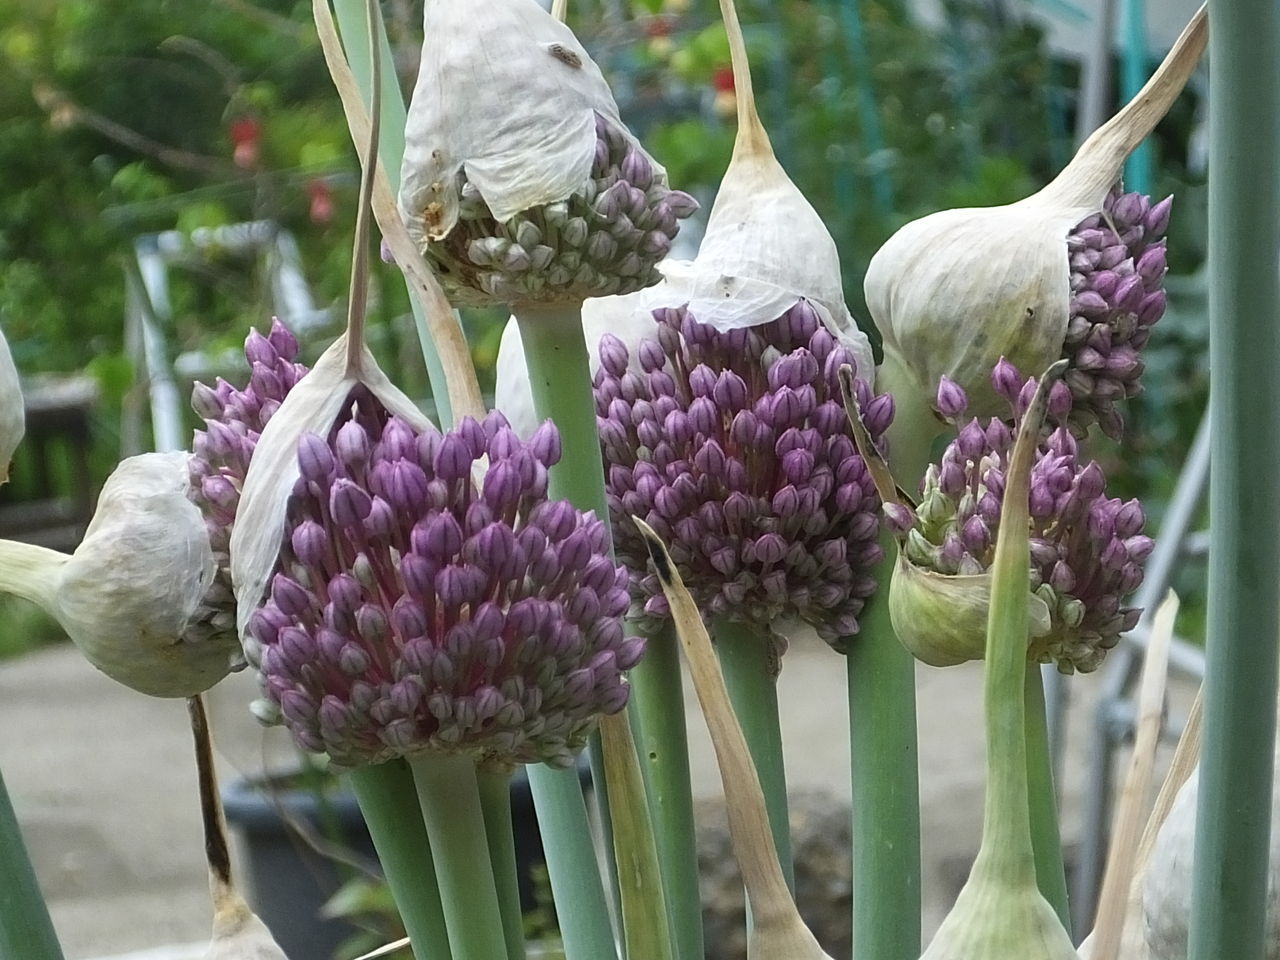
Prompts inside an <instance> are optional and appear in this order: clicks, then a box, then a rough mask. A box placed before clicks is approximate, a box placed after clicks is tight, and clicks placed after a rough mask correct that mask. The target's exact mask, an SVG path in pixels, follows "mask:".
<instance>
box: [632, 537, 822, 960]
mask: <svg viewBox="0 0 1280 960" xmlns="http://www.w3.org/2000/svg"><path fill="white" fill-rule="evenodd" d="M635 524H636V526H637V528H638V529H639V531H640V535H641V537H642V538H643V541H644V544H645V546H646V548H647V549H648V551H649V557H650V560H651V561H652V563H653V569H654V572H655V575H656V576H657V578H658V580H659V581H660V582H661V584H662V589H663V591H664V593H665V596H666V598H667V602H668V603H669V604H670V605H671V611H672V619H673V621H674V622H675V627H676V632H677V634H678V635H679V637H680V645H681V647H682V648H683V650H684V653H685V657H686V659H687V660H688V661H689V670H690V675H691V676H692V678H693V684H694V689H695V691H696V692H697V695H698V702H699V703H700V704H701V705H702V713H703V716H704V717H705V718H706V721H707V726H708V728H709V729H710V731H711V742H712V745H713V746H714V748H715V752H716V760H717V762H718V763H719V766H720V779H721V782H722V783H723V785H724V793H725V801H726V805H727V807H728V813H729V831H730V834H731V835H732V838H733V851H734V856H735V857H736V858H737V860H738V866H739V868H740V869H741V870H742V882H743V885H744V886H745V887H746V890H747V902H748V904H749V905H750V907H751V914H752V917H753V926H752V930H751V934H750V938H749V940H748V942H747V958H748V960H780V958H785V960H831V957H830V956H829V955H828V954H827V953H826V952H825V951H824V950H823V949H822V947H821V946H820V945H819V943H818V941H817V939H815V937H814V936H813V933H812V932H811V931H810V930H809V928H808V927H806V926H805V923H804V921H803V920H802V919H801V917H800V912H799V911H798V910H797V909H796V905H795V901H794V900H793V899H792V898H791V893H790V891H789V890H788V889H787V883H786V879H785V878H784V876H783V874H782V868H781V867H780V866H779V864H778V851H777V849H776V847H775V846H774V842H773V835H772V833H771V832H770V827H769V817H768V813H767V812H766V810H765V801H764V792H763V790H762V789H761V786H760V778H759V776H758V775H757V773H756V768H755V765H754V764H753V763H752V760H751V754H750V752H749V751H748V749H747V742H746V739H745V737H744V736H743V733H742V727H741V726H740V724H739V722H738V718H737V717H736V716H735V715H734V712H733V704H732V703H731V701H730V699H729V691H728V689H727V688H726V686H725V681H724V675H723V674H722V673H721V670H720V664H719V661H718V660H717V658H716V653H715V649H714V648H713V647H712V645H711V637H710V636H709V635H708V634H707V628H706V626H705V625H704V624H703V622H702V615H701V614H700V613H699V612H698V608H697V606H696V605H695V603H694V601H693V597H692V596H691V595H690V594H689V591H688V590H687V589H685V586H684V583H683V581H682V580H681V578H680V572H679V570H677V569H676V566H675V564H674V563H673V562H672V560H671V556H670V554H669V553H668V552H667V549H666V547H665V546H664V545H663V543H662V540H661V539H660V538H659V537H658V535H657V533H655V532H654V530H653V528H652V527H650V526H649V525H648V524H646V523H645V522H644V521H643V520H640V519H636V520H635Z"/></svg>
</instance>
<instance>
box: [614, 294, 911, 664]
mask: <svg viewBox="0 0 1280 960" xmlns="http://www.w3.org/2000/svg"><path fill="white" fill-rule="evenodd" d="M654 319H655V320H656V321H657V331H656V333H657V335H656V337H653V338H650V339H646V340H643V341H642V342H641V343H640V345H639V347H638V348H637V349H636V351H635V354H636V356H638V358H639V362H640V367H641V370H640V372H638V373H637V372H635V371H634V370H632V369H630V365H631V363H632V352H631V351H629V350H628V348H627V346H626V345H625V344H623V343H622V341H620V340H618V339H617V338H616V337H612V336H609V335H606V336H605V337H604V338H603V339H602V340H601V343H600V369H599V371H598V372H597V374H596V378H595V394H596V412H597V415H598V423H599V428H600V439H601V444H602V446H603V449H604V456H605V463H606V473H607V489H608V495H609V507H610V513H611V515H612V518H613V531H614V546H615V549H616V551H617V555H618V558H619V559H620V560H622V562H623V563H625V564H626V565H627V567H629V568H630V569H632V570H635V571H644V570H646V569H647V568H646V566H645V557H646V556H647V552H646V547H645V545H644V542H643V539H642V538H641V537H640V536H639V534H638V533H637V532H636V530H635V527H634V525H633V524H632V523H631V522H630V520H629V518H630V517H632V516H636V517H641V518H643V519H644V520H645V521H646V522H647V523H648V524H649V525H650V526H651V527H652V528H653V529H654V530H655V531H657V532H658V535H659V536H660V537H662V538H663V539H664V540H665V541H666V542H667V543H668V544H669V548H670V553H671V556H672V558H673V559H674V560H675V562H676V564H677V565H678V567H679V570H680V574H681V576H682V578H683V579H684V581H685V583H686V585H687V586H688V588H689V590H690V591H691V593H692V594H693V596H694V598H695V599H696V600H697V601H698V606H699V608H700V609H701V610H702V611H703V612H704V614H707V615H708V616H724V617H728V618H731V619H738V620H745V621H748V622H751V623H754V624H756V625H758V626H760V627H762V628H766V629H769V628H775V627H780V626H781V625H782V624H783V623H785V622H786V621H794V620H803V621H805V622H807V623H810V624H812V625H813V626H814V628H815V629H816V630H817V631H818V633H819V634H820V635H821V636H822V637H823V638H824V639H826V640H827V641H828V642H830V643H833V644H835V643H838V642H839V641H840V640H841V638H844V637H848V636H851V635H853V634H854V633H856V632H857V629H858V622H857V618H858V613H859V612H860V611H861V609H862V607H863V604H864V603H865V600H866V598H867V597H868V596H870V595H871V594H872V593H873V592H874V590H875V586H876V585H875V581H874V580H873V579H872V578H871V576H870V573H869V571H870V570H871V568H872V567H873V566H874V564H875V563H876V562H877V561H878V560H879V559H880V558H881V555H882V554H881V550H880V546H879V543H878V540H877V538H878V535H879V523H878V521H877V516H876V514H877V511H878V509H879V500H878V498H877V496H876V493H875V486H874V483H873V481H872V479H871V476H870V475H869V473H868V471H867V469H866V465H865V464H864V462H863V460H862V458H861V457H860V456H859V455H858V453H857V451H856V449H855V448H854V444H853V440H852V438H851V436H850V433H849V428H848V422H847V420H846V419H845V417H844V412H843V410H842V408H841V405H840V401H839V399H838V398H839V389H840V387H839V382H838V379H837V371H838V370H839V368H840V367H841V365H844V364H855V363H857V362H858V360H857V357H856V356H855V354H854V352H853V351H852V350H851V349H850V348H849V347H848V346H846V345H844V344H843V343H840V342H839V341H838V340H837V339H836V338H835V337H833V336H832V335H831V334H830V333H829V332H828V331H827V330H826V328H825V327H824V326H823V325H822V323H821V322H820V320H819V318H818V315H817V312H816V311H815V310H814V309H812V308H811V307H810V306H809V304H808V303H807V302H806V301H801V302H800V303H799V304H797V305H795V306H793V307H792V308H791V309H790V310H788V311H787V312H786V313H785V314H784V315H783V316H782V317H781V318H779V319H777V320H775V321H773V322H772V323H766V324H763V325H760V326H754V327H750V328H745V329H735V330H730V331H728V332H727V333H721V332H719V331H717V330H716V329H714V328H713V327H710V326H706V325H703V324H700V323H698V321H697V320H695V319H694V317H693V315H692V313H690V312H689V311H685V310H679V309H676V310H659V311H655V313H654ZM859 384H860V387H859V389H860V391H861V393H862V396H863V401H864V404H865V405H866V408H867V411H868V413H867V423H868V428H869V430H870V432H871V434H872V435H873V436H874V437H879V436H880V434H881V433H882V432H883V431H884V429H885V427H887V426H888V424H889V422H890V420H891V419H892V416H893V405H892V400H891V399H890V398H889V397H877V398H875V399H872V397H871V393H870V388H869V387H867V386H866V383H865V381H859ZM631 589H632V593H633V597H634V600H635V602H636V603H637V604H639V605H640V607H641V610H642V612H641V615H640V618H639V622H640V623H641V624H642V626H647V627H648V628H649V629H653V628H656V627H657V626H658V625H659V624H660V623H661V622H663V621H664V620H665V619H666V618H667V616H668V608H667V603H666V599H665V598H664V596H663V592H662V587H661V584H660V583H659V582H658V580H657V578H656V577H655V576H654V575H652V574H642V575H638V576H635V577H633V578H632V582H631Z"/></svg>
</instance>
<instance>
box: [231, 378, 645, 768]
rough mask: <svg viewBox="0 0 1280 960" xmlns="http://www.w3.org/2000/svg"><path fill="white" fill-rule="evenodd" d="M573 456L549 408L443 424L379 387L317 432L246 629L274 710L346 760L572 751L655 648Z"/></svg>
mask: <svg viewBox="0 0 1280 960" xmlns="http://www.w3.org/2000/svg"><path fill="white" fill-rule="evenodd" d="M559 455H560V444H559V437H558V435H557V434H556V431H555V428H554V427H553V426H551V425H550V424H547V425H545V426H544V427H543V428H541V429H540V430H539V431H537V432H536V433H535V435H534V437H533V438H532V439H531V440H530V441H529V442H528V443H527V444H526V443H523V442H521V441H520V440H519V438H518V437H516V435H515V433H514V432H513V431H512V430H511V429H510V427H509V426H508V425H507V422H506V420H505V418H504V417H502V415H501V414H497V413H493V414H490V415H488V416H487V417H486V418H485V419H484V420H483V421H476V420H473V419H471V418H464V419H463V420H462V421H460V423H459V425H458V427H457V428H456V429H454V430H450V431H447V432H445V433H441V432H440V431H438V430H436V429H435V428H434V427H432V426H430V425H427V426H419V427H415V426H412V425H410V424H409V423H408V422H407V421H405V420H404V419H402V418H400V417H396V416H392V415H391V414H390V413H389V412H388V411H387V409H386V408H385V407H383V406H382V405H381V403H380V402H379V400H378V399H377V398H376V397H374V396H373V395H372V394H370V393H368V392H365V391H357V392H356V393H355V394H353V397H352V401H351V404H350V406H349V407H348V408H345V410H344V414H343V416H342V417H341V418H340V419H339V420H338V421H337V422H335V423H334V424H333V425H332V426H331V427H330V429H329V430H328V431H327V433H326V434H324V435H319V434H314V433H311V434H307V435H305V436H304V437H303V438H302V440H301V443H300V445H299V447H298V451H297V456H298V475H297V480H296V482H295V483H294V485H293V490H292V494H291V496H290V497H289V501H288V513H287V516H288V519H287V522H286V527H285V531H284V532H285V537H284V542H283V544H282V545H281V547H280V552H279V561H278V563H277V565H276V568H275V570H274V571H273V576H272V580H271V583H270V588H269V591H268V594H267V595H266V596H264V597H262V598H261V600H260V601H259V602H258V603H256V604H255V610H254V612H253V613H252V615H251V618H250V621H249V626H248V634H247V636H246V638H245V649H246V652H247V653H248V655H249V659H250V660H251V662H252V663H253V664H254V666H255V667H256V668H257V670H258V676H259V681H260V684H261V686H262V690H263V694H264V698H263V700H261V701H259V703H258V704H257V706H256V708H255V709H256V712H257V713H258V715H259V717H260V718H261V719H263V720H264V721H266V722H268V723H282V724H284V725H285V726H286V727H288V729H289V730H290V732H291V733H292V734H293V737H294V739H295V740H296V741H297V743H298V744H299V745H300V746H301V747H303V748H304V749H308V750H312V751H316V752H324V753H327V754H328V756H329V757H330V759H331V760H332V761H333V762H334V763H335V764H337V765H338V766H342V767H355V766H362V765H366V764H372V763H379V762H382V761H384V760H388V759H391V758H394V757H399V756H406V755H410V754H413V753H415V752H419V751H423V750H437V751H447V752H463V753H467V754H470V755H472V756H475V757H477V758H479V759H492V760H496V761H501V762H504V763H535V762H546V763H550V764H552V765H555V766H560V767H564V766H571V765H572V763H573V759H574V755H575V754H576V753H577V751H579V750H580V749H581V748H582V747H583V746H584V745H585V743H586V740H587V737H588V736H589V734H590V732H591V730H592V729H593V728H594V726H595V721H596V718H597V717H598V716H599V715H600V714H601V713H616V712H618V711H619V710H621V709H622V708H623V707H624V706H625V705H626V702H627V696H628V687H627V685H626V682H625V680H624V679H623V677H622V671H624V670H626V669H629V668H630V667H632V666H634V665H635V663H636V662H637V661H638V660H639V658H640V655H641V653H642V652H643V649H644V646H643V642H642V641H640V640H638V639H627V638H625V637H624V635H623V628H622V622H621V616H622V614H623V613H624V612H625V611H626V608H627V606H628V597H627V591H626V572H625V571H624V570H623V569H621V568H619V567H617V566H616V565H615V564H614V563H613V561H612V560H611V559H610V557H609V555H608V533H607V530H606V528H605V526H604V524H603V522H601V521H600V520H598V519H596V518H595V517H594V515H592V514H582V513H579V512H578V511H577V510H575V509H574V508H573V507H572V506H571V505H570V504H569V503H568V502H566V501H554V502H553V501H549V500H548V499H547V470H548V468H549V467H551V466H552V465H553V464H554V463H555V462H556V461H557V460H558V459H559ZM483 458H487V459H488V463H489V466H488V470H487V472H486V473H485V474H484V478H483V480H482V482H481V483H480V484H479V485H478V486H477V484H476V481H475V480H474V478H473V467H474V466H475V464H476V463H477V462H478V461H480V460H482V459H483ZM242 522H243V517H242ZM234 555H235V552H234V550H233V556H234Z"/></svg>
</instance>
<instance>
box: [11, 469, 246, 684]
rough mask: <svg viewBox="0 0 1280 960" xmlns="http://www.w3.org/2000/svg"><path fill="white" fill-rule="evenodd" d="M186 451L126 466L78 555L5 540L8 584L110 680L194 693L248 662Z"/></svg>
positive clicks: (105, 490) (107, 491)
mask: <svg viewBox="0 0 1280 960" xmlns="http://www.w3.org/2000/svg"><path fill="white" fill-rule="evenodd" d="M187 459H188V455H187V454H186V453H147V454H142V455H141V456H137V457H130V458H128V459H126V460H123V461H121V462H120V464H119V465H118V466H117V467H116V469H115V470H114V471H113V472H112V474H111V476H110V477H108V478H107V481H106V483H105V484H103V487H102V493H101V494H100V495H99V497H98V504H97V508H96V510H95V511H94V515H93V519H92V520H91V521H90V523H89V526H88V528H87V529H86V530H85V535H84V539H83V540H82V541H81V542H80V545H79V546H78V547H77V548H76V550H75V553H73V554H71V555H67V554H64V553H59V552H57V551H55V550H48V549H45V548H43V547H37V546H33V545H31V544H26V543H17V542H13V541H8V540H3V541H0V590H3V591H4V592H6V593H12V594H14V595H16V596H20V597H23V598H25V599H27V600H30V601H32V602H34V603H36V604H38V605H39V606H40V607H42V608H43V609H44V610H45V611H46V612H47V613H48V614H49V615H50V616H52V617H53V618H54V619H55V620H57V621H58V623H59V624H60V625H61V627H62V629H63V630H65V631H66V633H67V635H68V636H69V637H70V638H71V640H72V641H73V642H74V643H75V644H76V646H77V647H78V648H79V649H80V651H81V652H82V653H83V654H84V655H85V658H86V659H87V660H88V661H89V662H90V663H91V664H93V666H95V667H97V668H98V669H99V670H101V671H102V672H103V673H105V674H106V675H107V676H109V677H111V678H112V679H113V680H116V681H118V682H120V683H123V684H124V685H125V686H127V687H131V688H133V689H134V690H137V691H139V692H140V693H145V694H149V695H150V696H154V697H187V696H192V695H194V694H197V693H199V692H201V691H203V690H207V689H208V688H209V687H212V686H213V685H214V684H215V683H217V682H218V681H219V680H221V679H222V678H223V677H224V676H226V675H227V673H228V672H229V671H231V670H232V669H236V668H238V667H240V666H243V659H242V658H241V655H240V647H239V644H238V643H237V642H236V635H235V630H234V628H233V625H232V624H231V622H230V619H231V618H230V616H229V611H228V610H227V609H226V597H225V596H223V595H221V594H220V593H219V591H218V589H217V587H216V585H215V583H214V578H215V573H216V570H217V564H216V562H215V560H214V556H213V551H212V549H211V548H210V546H209V536H208V533H207V532H206V530H205V523H204V519H203V518H202V517H201V515H200V511H199V509H198V508H197V507H196V506H195V504H193V503H192V502H191V501H190V500H189V499H188V479H187V478H188V466H187Z"/></svg>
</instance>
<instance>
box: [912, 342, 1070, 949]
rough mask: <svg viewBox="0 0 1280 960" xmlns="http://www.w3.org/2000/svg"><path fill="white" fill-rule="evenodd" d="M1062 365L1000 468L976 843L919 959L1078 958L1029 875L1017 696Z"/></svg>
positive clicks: (1032, 872) (1031, 862)
mask: <svg viewBox="0 0 1280 960" xmlns="http://www.w3.org/2000/svg"><path fill="white" fill-rule="evenodd" d="M1064 366H1065V364H1064V363H1059V364H1058V365H1056V366H1055V368H1053V369H1052V370H1051V371H1049V372H1048V373H1046V375H1045V376H1044V377H1043V378H1042V379H1041V385H1040V387H1039V389H1038V390H1037V391H1036V395H1035V397H1034V399H1032V401H1031V404H1030V406H1029V407H1028V409H1027V412H1026V414H1025V415H1024V417H1023V421H1022V424H1021V426H1020V428H1019V432H1018V438H1017V441H1016V443H1015V445H1014V448H1013V454H1012V458H1011V463H1010V466H1009V470H1008V486H1007V490H1006V496H1005V500H1004V504H1003V507H1002V517H1001V525H1000V526H1001V529H1000V536H999V540H998V543H997V546H996V559H995V565H994V583H993V585H992V592H991V612H990V619H989V626H988V634H987V651H986V666H985V694H984V696H985V718H986V723H985V726H986V734H987V795H986V803H985V816H984V821H983V831H982V845H981V847H980V848H979V850H978V856H977V859H976V860H975V861H974V864H973V869H972V870H971V871H970V873H969V878H968V880H967V881H966V882H965V885H964V887H963V888H962V889H961V891H960V894H959V896H958V897H957V898H956V903H955V905H954V906H953V907H952V908H951V911H950V912H949V913H948V914H947V916H946V918H945V919H944V920H943V921H942V924H941V926H940V927H939V928H938V932H937V934H936V935H935V936H934V938H933V941H932V942H931V943H930V944H929V946H928V948H927V949H926V950H925V951H924V953H923V954H922V957H921V960H1029V958H1035V960H1078V955H1077V954H1076V951H1075V948H1074V947H1073V946H1072V944H1071V938H1070V937H1069V936H1068V935H1067V932H1066V930H1064V929H1063V927H1062V923H1061V922H1060V921H1059V919H1058V917H1057V914H1056V913H1055V912H1054V910H1053V907H1051V906H1050V905H1049V902H1048V901H1047V900H1046V899H1045V898H1044V896H1043V894H1041V892H1040V890H1039V888H1038V886H1037V884H1036V864H1035V857H1034V854H1033V852H1032V845H1031V823H1030V816H1029V812H1028V809H1029V808H1028V787H1027V749H1026V747H1027V744H1026V737H1025V732H1024V712H1025V704H1024V701H1023V683H1024V677H1025V674H1026V653H1025V647H1026V640H1027V627H1028V617H1027V592H1026V588H1025V586H1024V582H1025V580H1024V578H1025V576H1026V573H1025V571H1026V569H1027V565H1028V562H1029V551H1030V547H1029V537H1028V533H1027V529H1028V525H1029V519H1030V517H1029V513H1028V496H1029V493H1030V487H1031V467H1032V461H1033V459H1034V456H1035V449H1036V445H1037V437H1038V435H1039V430H1040V423H1041V421H1042V420H1043V418H1044V414H1045V409H1046V407H1047V406H1048V395H1049V385H1050V383H1051V382H1053V381H1054V380H1056V379H1057V378H1058V377H1060V376H1061V374H1062V368H1063V367H1064Z"/></svg>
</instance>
